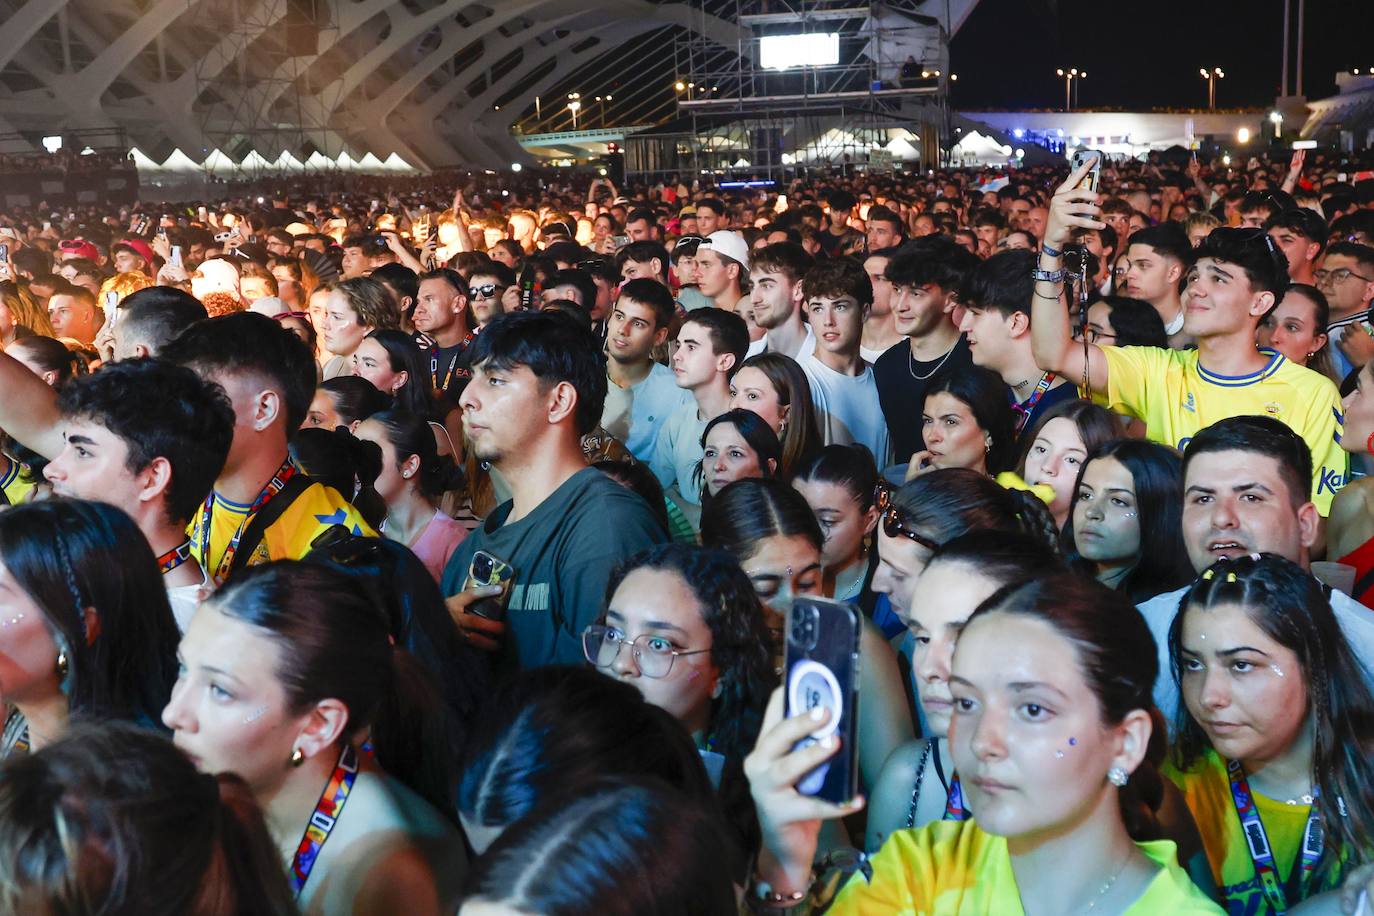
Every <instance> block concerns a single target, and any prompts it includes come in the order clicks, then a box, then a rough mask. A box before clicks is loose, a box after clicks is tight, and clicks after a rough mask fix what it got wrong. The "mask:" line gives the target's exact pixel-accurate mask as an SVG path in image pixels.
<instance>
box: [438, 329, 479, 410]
mask: <svg viewBox="0 0 1374 916" xmlns="http://www.w3.org/2000/svg"><path fill="white" fill-rule="evenodd" d="M476 336H477V332H476V331H473V332H471V333H469V334H468V336H467V337H464V338H463V342H462V343H460V344H459V345H458V352H457V353H454V354H453V359H451V360H450V361H449V364H448V372H446V373H444V383H443V384H442V385H440V384H439V342H438V341H437V340H436V341H435V342H434V355H433V356H431V357H430V358H429V377H430V380H431V381H432V382H433V383H434V390H435V391H437V392H439V393H440V394H443V393H446V392H447V391H448V386H449V383H450V382H452V381H453V374H454V372H455V371H457V369H458V357H460V356H462V355H463V354H464V353H466V352H467V349H468V344H470V343H472V338H474V337H476ZM464 374H467V373H466V370H464Z"/></svg>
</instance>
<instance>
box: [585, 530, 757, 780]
mask: <svg viewBox="0 0 1374 916" xmlns="http://www.w3.org/2000/svg"><path fill="white" fill-rule="evenodd" d="M640 569H650V570H657V571H662V572H670V573H674V574H676V575H677V576H679V577H680V578H681V579H682V581H683V582H684V583H686V585H687V587H688V588H690V589H691V590H692V594H693V595H694V596H695V597H696V599H697V604H698V610H699V611H700V613H701V618H702V620H703V622H705V624H706V626H707V627H708V628H709V629H710V630H711V663H712V664H714V665H715V666H716V668H717V670H719V671H720V683H721V691H720V696H718V697H716V698H715V699H714V700H713V701H712V702H711V725H710V729H709V731H708V733H707V743H708V745H709V746H710V747H711V749H712V750H715V751H718V752H720V753H721V754H723V755H724V756H726V757H729V758H733V759H736V760H742V759H743V758H744V756H745V755H746V754H748V753H749V751H750V749H752V748H753V746H754V740H755V739H756V738H757V737H758V734H759V728H760V727H761V726H762V725H763V713H764V709H765V708H766V707H767V705H768V695H769V693H771V692H772V690H773V688H774V687H776V686H777V682H778V677H777V673H776V672H775V671H774V669H773V660H772V657H771V655H770V653H769V650H768V647H769V645H770V644H771V640H772V638H771V636H770V635H769V633H768V628H767V627H766V626H765V625H764V616H763V608H762V606H761V605H760V604H759V599H758V597H757V596H756V595H755V594H754V585H753V583H752V582H750V581H749V577H748V576H747V575H745V574H744V570H742V569H740V565H739V563H738V562H737V561H736V560H735V558H734V557H732V556H731V555H730V554H728V553H726V552H725V551H723V550H713V549H711V548H707V547H697V546H695V545H690V544H661V545H658V546H655V547H650V548H649V549H648V550H644V551H641V552H640V553H638V554H636V555H634V556H633V557H630V559H628V560H626V561H625V562H623V563H621V564H620V565H619V566H617V567H616V568H615V569H614V570H613V571H612V572H611V576H610V579H609V580H608V581H607V583H606V605H607V606H609V605H610V602H611V598H612V596H614V595H615V592H616V589H618V588H620V585H621V583H622V582H624V581H625V578H626V577H627V576H629V574H630V573H632V572H635V571H636V570H640ZM605 619H606V612H605V610H603V611H602V612H601V620H600V622H603V623H604V622H605Z"/></svg>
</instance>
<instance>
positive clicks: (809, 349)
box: [744, 324, 816, 361]
mask: <svg viewBox="0 0 1374 916" xmlns="http://www.w3.org/2000/svg"><path fill="white" fill-rule="evenodd" d="M815 350H816V335H815V334H812V333H811V325H809V324H808V325H807V326H806V339H805V340H803V341H802V345H801V349H800V350H798V351H797V352H796V353H783V351H781V350H770V349H768V335H767V334H764V335H763V336H762V337H760V338H759V339H758V340H756V341H754V342H753V343H751V344H750V345H749V352H748V353H746V354H744V358H745V359H748V358H749V357H751V356H758V355H759V354H760V353H782V355H783V356H790V357H792V358H793V359H795V360H798V361H800V360H801V354H803V353H814V352H815Z"/></svg>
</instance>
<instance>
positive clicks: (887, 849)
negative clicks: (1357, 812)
mask: <svg viewBox="0 0 1374 916" xmlns="http://www.w3.org/2000/svg"><path fill="white" fill-rule="evenodd" d="M1136 845H1137V846H1139V847H1140V851H1141V852H1142V853H1144V854H1145V855H1146V856H1147V857H1148V858H1149V859H1150V860H1151V861H1152V862H1155V863H1157V864H1158V865H1159V866H1160V870H1159V873H1158V874H1156V875H1155V877H1154V880H1153V881H1151V882H1150V884H1149V886H1148V887H1147V888H1146V889H1145V893H1143V894H1141V896H1140V897H1139V898H1138V899H1137V900H1136V901H1135V903H1133V904H1131V906H1130V908H1129V909H1127V910H1126V912H1127V913H1133V914H1137V916H1145V914H1149V916H1156V914H1160V913H1168V914H1170V916H1190V914H1197V916H1202V914H1207V916H1213V914H1219V913H1221V908H1220V907H1218V906H1217V905H1216V904H1215V903H1213V902H1212V900H1211V899H1210V898H1208V897H1207V895H1206V894H1204V893H1203V892H1202V891H1200V890H1198V889H1197V887H1196V886H1195V885H1194V884H1193V882H1192V880H1191V879H1190V878H1189V877H1188V873H1187V872H1185V871H1184V870H1183V869H1182V868H1180V867H1179V865H1178V861H1177V860H1178V853H1177V851H1176V850H1175V848H1174V844H1173V843H1172V842H1170V841H1169V840H1157V841H1154V842H1149V843H1137V844H1136ZM1024 912H1025V911H1024V910H1023V909H1022V907H1021V894H1020V892H1019V891H1018V890H1017V887H1016V876H1015V875H1014V874H1013V873H1012V870H1011V855H1010V854H1009V853H1008V852H1007V839H1006V837H1000V836H993V835H992V834H990V833H986V832H984V831H983V830H981V829H980V828H979V827H978V825H977V824H976V823H975V822H973V821H935V822H933V823H930V824H927V825H925V826H924V827H921V828H920V829H918V830H900V831H898V832H896V833H894V834H892V836H890V837H888V840H887V842H886V843H884V844H883V848H882V849H880V850H879V851H878V854H877V855H876V856H874V857H873V880H872V881H868V882H865V881H864V879H863V877H862V876H856V877H853V878H850V879H849V883H847V884H846V885H845V886H844V887H843V888H841V889H840V893H839V895H838V896H837V897H836V899H835V905H834V906H833V907H832V908H831V909H830V910H829V913H830V914H831V916H924V914H931V916H937V914H938V916H1023V914H1024Z"/></svg>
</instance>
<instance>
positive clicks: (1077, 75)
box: [1054, 67, 1088, 111]
mask: <svg viewBox="0 0 1374 916" xmlns="http://www.w3.org/2000/svg"><path fill="white" fill-rule="evenodd" d="M1054 72H1055V74H1057V75H1058V76H1062V77H1063V78H1064V110H1065V111H1073V103H1074V99H1075V97H1076V95H1077V93H1075V92H1074V91H1073V89H1074V86H1073V81H1074V80H1082V79H1086V78H1087V76H1088V71H1087V70H1079V69H1078V68H1077V67H1074V68H1072V69H1070V70H1065V69H1063V68H1060V69H1058V70H1056V71H1054Z"/></svg>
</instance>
